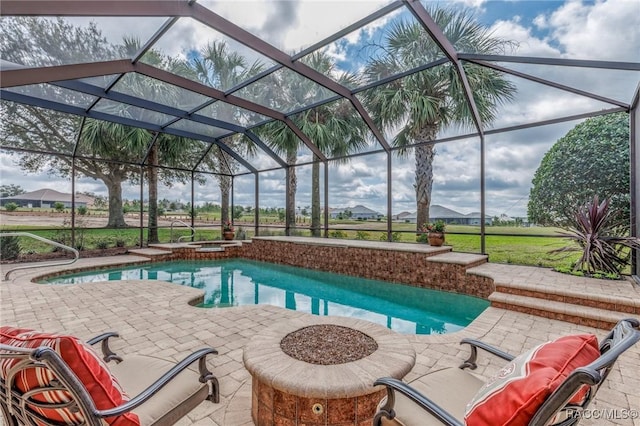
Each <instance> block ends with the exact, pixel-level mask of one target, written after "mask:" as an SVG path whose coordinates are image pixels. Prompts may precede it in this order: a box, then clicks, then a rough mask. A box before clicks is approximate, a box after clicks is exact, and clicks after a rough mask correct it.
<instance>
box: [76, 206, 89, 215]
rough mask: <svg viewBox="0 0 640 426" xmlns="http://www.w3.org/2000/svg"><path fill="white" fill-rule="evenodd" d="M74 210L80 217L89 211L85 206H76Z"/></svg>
mask: <svg viewBox="0 0 640 426" xmlns="http://www.w3.org/2000/svg"><path fill="white" fill-rule="evenodd" d="M76 210H77V211H78V214H79V215H82V216H84V215H85V214H87V212H88V211H89V209H87V206H78V208H77V209H76Z"/></svg>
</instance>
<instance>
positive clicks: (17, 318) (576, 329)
mask: <svg viewBox="0 0 640 426" xmlns="http://www.w3.org/2000/svg"><path fill="white" fill-rule="evenodd" d="M125 261H126V262H140V261H142V259H141V258H139V257H135V256H115V257H110V258H99V259H95V258H93V259H80V260H79V261H78V263H77V264H76V265H73V266H76V267H87V266H100V265H108V264H122V263H124V262H125ZM3 266H4V269H5V270H6V268H7V267H8V266H7V265H3ZM61 268H65V269H68V268H69V267H68V266H67V267H61ZM488 268H493V270H492V271H487V272H493V273H499V274H503V275H504V276H517V275H524V276H526V277H527V280H531V282H536V280H537V281H538V282H541V280H544V279H545V276H546V274H547V272H546V270H544V269H541V268H527V267H519V266H511V265H499V266H498V267H494V266H489V267H488ZM52 269H56V268H47V271H51V270H52ZM43 273H44V271H43V270H41V269H40V270H37V269H36V270H29V271H16V272H14V273H13V274H12V275H11V280H9V281H6V282H2V283H0V297H1V299H2V300H1V306H0V323H2V324H3V325H5V324H11V325H17V326H21V327H32V328H37V329H43V330H47V331H64V332H66V333H71V334H74V335H77V336H79V337H81V338H85V339H86V338H89V337H92V336H94V335H97V334H99V333H101V332H103V331H107V330H115V331H118V332H119V333H120V335H121V338H120V339H116V340H115V341H114V345H113V346H114V348H115V349H116V352H120V353H121V354H123V355H126V354H127V353H143V354H154V355H157V356H161V357H166V358H170V359H174V360H178V359H180V358H181V357H183V356H185V355H186V354H188V353H189V352H191V351H192V350H195V349H198V348H201V347H204V346H212V347H214V348H216V349H217V350H218V351H219V355H217V356H214V357H211V358H210V362H209V367H210V368H211V369H212V371H214V372H215V374H216V375H217V376H218V377H219V379H220V386H221V400H220V403H219V404H212V403H210V402H208V401H207V402H203V403H202V404H201V405H200V406H198V407H197V408H196V409H195V410H193V411H192V412H191V413H189V415H188V416H187V417H185V418H184V419H182V420H181V421H180V422H179V423H178V424H179V425H182V426H187V425H207V426H216V425H217V426H236V425H238V426H239V425H250V424H252V422H251V415H250V410H251V377H250V375H249V373H248V372H247V370H246V369H245V368H244V366H243V363H242V350H243V347H244V345H245V344H246V343H247V342H248V341H249V339H250V338H251V337H252V336H254V335H256V334H259V333H260V332H261V331H262V330H263V329H265V328H266V327H268V326H269V325H271V324H273V323H274V322H276V321H279V320H286V319H288V318H295V317H299V316H305V315H307V314H304V313H300V312H295V311H290V310H286V309H282V308H277V307H273V306H266V305H265V306H263V305H260V306H242V307H233V308H222V309H201V308H197V307H194V306H190V305H189V303H188V302H189V301H190V300H193V299H194V298H197V297H199V296H201V294H202V291H200V290H197V289H193V288H188V287H182V286H178V285H175V284H169V283H165V282H160V281H137V280H128V281H119V282H116V281H112V282H106V283H88V284H79V285H57V286H50V285H41V284H35V283H32V282H31V279H32V278H33V277H36V276H38V275H42V274H43ZM536 274H538V275H536ZM3 275H4V272H3ZM547 278H548V276H547ZM549 284H556V283H549ZM625 285H626V284H625ZM588 291H598V290H597V289H593V288H589V289H588ZM602 291H611V289H610V288H607V289H603V290H602ZM622 292H623V293H624V296H625V297H637V294H638V293H637V290H636V289H635V288H633V287H631V289H629V287H625V289H624V290H622ZM583 332H593V333H596V334H597V335H598V336H599V337H601V336H602V335H604V334H605V331H604V330H598V329H592V328H589V327H585V326H580V325H576V324H571V323H566V322H561V321H556V320H552V319H546V318H541V317H536V316H532V315H528V314H524V313H518V312H512V311H507V310H503V309H497V308H489V309H487V310H486V311H485V312H484V313H483V314H481V315H480V317H478V318H477V319H476V320H475V321H474V322H473V323H472V324H471V325H470V326H469V327H467V328H465V329H464V330H462V331H460V332H457V333H452V334H447V335H433V336H422V335H415V336H410V337H409V339H410V341H411V342H412V344H413V345H414V346H415V351H416V354H417V360H416V365H415V367H414V369H413V370H412V371H411V372H410V373H409V374H408V375H407V377H406V379H407V380H412V379H414V378H416V377H419V376H421V375H423V374H425V373H427V372H429V371H430V370H433V369H436V368H441V367H445V366H451V365H458V364H459V363H460V362H461V361H462V360H464V359H465V358H466V357H467V352H466V349H465V348H462V347H460V346H459V345H458V343H457V342H458V341H459V340H460V339H461V338H463V337H474V338H481V339H483V340H485V341H487V342H488V343H491V344H494V345H497V346H499V347H501V348H502V349H504V350H506V351H507V352H511V353H514V354H519V353H521V352H523V351H525V350H527V349H528V348H531V347H532V346H535V345H537V344H539V343H542V342H544V341H547V340H549V339H551V338H554V337H557V336H561V335H565V334H570V333H583ZM481 361H482V363H481V365H480V367H479V368H478V370H477V373H478V374H480V375H482V376H487V375H490V374H492V373H493V372H495V371H496V370H497V368H499V366H500V365H501V364H502V363H501V362H499V360H495V359H491V358H489V357H484V356H482V357H481ZM639 372H640V345H636V346H635V347H634V348H632V349H631V350H629V351H628V352H627V353H625V354H624V355H623V356H622V357H621V358H620V359H619V361H618V364H617V366H616V368H615V369H614V370H613V371H612V373H611V375H610V377H609V379H608V381H607V382H606V384H605V385H604V387H603V388H602V389H601V390H600V391H599V393H598V396H597V398H596V400H595V402H594V403H593V404H592V408H597V409H603V410H605V409H610V410H617V411H616V412H615V413H619V414H622V411H621V410H623V409H633V410H640V377H639ZM582 424H584V425H633V426H640V419H635V420H631V419H616V420H603V419H587V420H585V421H583V423H582Z"/></svg>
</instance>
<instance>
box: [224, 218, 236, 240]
mask: <svg viewBox="0 0 640 426" xmlns="http://www.w3.org/2000/svg"><path fill="white" fill-rule="evenodd" d="M235 235H236V233H235V228H234V227H233V224H232V223H231V222H230V221H226V222H224V223H223V224H222V237H223V238H224V239H225V240H233V237H235Z"/></svg>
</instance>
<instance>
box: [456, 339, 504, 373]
mask: <svg viewBox="0 0 640 426" xmlns="http://www.w3.org/2000/svg"><path fill="white" fill-rule="evenodd" d="M460 344H461V345H464V344H467V345H469V346H470V347H471V355H469V358H468V359H467V360H466V361H465V362H463V363H462V364H460V366H459V368H462V369H465V368H470V369H471V370H475V369H476V368H478V364H476V360H477V359H478V348H480V349H482V350H485V351H487V352H489V353H490V354H492V355H495V356H497V357H499V358H502V359H504V360H506V361H511V360H513V359H514V358H515V356H513V355H511V354H508V353H506V352H504V351H502V350H500V349H498V348H496V347H494V346H491V345H489V344H487V343H484V342H481V341H480V340H475V339H462V340H461V341H460Z"/></svg>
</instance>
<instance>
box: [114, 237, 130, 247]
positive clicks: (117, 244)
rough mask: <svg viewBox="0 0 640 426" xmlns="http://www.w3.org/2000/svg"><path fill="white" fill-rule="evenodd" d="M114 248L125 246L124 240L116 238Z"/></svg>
mask: <svg viewBox="0 0 640 426" xmlns="http://www.w3.org/2000/svg"><path fill="white" fill-rule="evenodd" d="M115 245H116V247H124V246H126V245H127V242H126V241H125V240H124V238H116V244H115Z"/></svg>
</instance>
